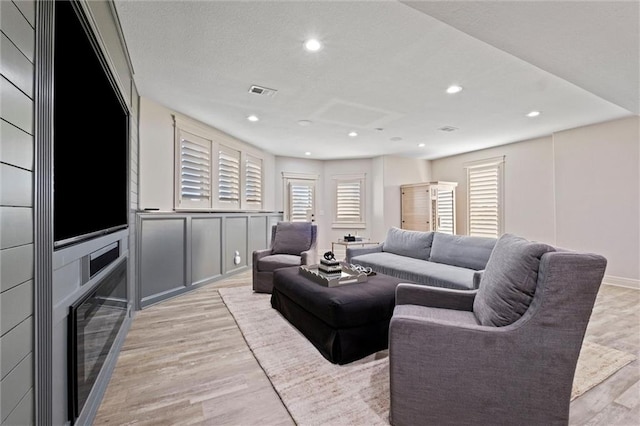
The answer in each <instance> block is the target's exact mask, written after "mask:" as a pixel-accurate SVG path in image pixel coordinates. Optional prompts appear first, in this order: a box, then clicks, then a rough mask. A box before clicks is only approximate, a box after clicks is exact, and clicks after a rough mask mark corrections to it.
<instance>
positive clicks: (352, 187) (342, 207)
mask: <svg viewBox="0 0 640 426" xmlns="http://www.w3.org/2000/svg"><path fill="white" fill-rule="evenodd" d="M336 222H354V223H359V222H362V182H361V181H360V180H355V181H338V183H337V185H336Z"/></svg>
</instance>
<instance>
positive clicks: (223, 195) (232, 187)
mask: <svg viewBox="0 0 640 426" xmlns="http://www.w3.org/2000/svg"><path fill="white" fill-rule="evenodd" d="M218 202H219V203H220V204H222V205H224V206H225V207H236V208H239V207H240V151H236V150H235V149H231V148H228V147H226V146H224V145H220V149H219V151H218Z"/></svg>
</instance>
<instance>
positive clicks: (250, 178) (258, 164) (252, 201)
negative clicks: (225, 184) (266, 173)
mask: <svg viewBox="0 0 640 426" xmlns="http://www.w3.org/2000/svg"><path fill="white" fill-rule="evenodd" d="M245 166H246V167H245V179H244V182H245V199H246V202H247V204H249V205H251V206H253V207H255V206H257V207H261V206H262V159H260V158H256V157H253V156H251V155H247V160H246V162H245Z"/></svg>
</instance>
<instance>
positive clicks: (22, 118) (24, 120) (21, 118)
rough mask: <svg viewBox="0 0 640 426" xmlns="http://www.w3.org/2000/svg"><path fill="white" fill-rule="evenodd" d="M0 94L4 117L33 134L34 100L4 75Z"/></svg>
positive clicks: (0, 107) (1, 78)
mask: <svg viewBox="0 0 640 426" xmlns="http://www.w3.org/2000/svg"><path fill="white" fill-rule="evenodd" d="M0 3H4V2H0ZM0 96H1V97H2V98H1V99H0V111H2V118H3V119H4V120H6V121H8V122H9V123H11V124H13V125H15V126H16V127H19V128H21V129H22V130H24V131H25V132H27V133H30V134H33V101H32V100H31V99H29V97H28V96H27V95H25V94H24V93H22V92H21V91H20V90H18V89H17V88H16V86H14V85H13V84H11V83H9V81H8V80H7V79H6V78H4V77H0Z"/></svg>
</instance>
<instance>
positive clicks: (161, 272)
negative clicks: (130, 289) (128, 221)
mask: <svg viewBox="0 0 640 426" xmlns="http://www.w3.org/2000/svg"><path fill="white" fill-rule="evenodd" d="M186 222H187V220H186V218H185V217H175V218H163V219H152V220H145V221H143V222H142V223H141V224H140V234H141V239H140V240H139V248H140V253H139V265H140V280H141V284H142V286H141V290H142V291H141V292H140V296H141V298H142V302H145V301H148V300H149V299H150V298H152V297H154V296H157V295H160V294H164V293H167V292H171V291H175V290H179V289H181V288H183V287H185V286H186V285H187V279H186V278H187V277H186V269H185V265H186V264H187V262H186V253H185V250H186Z"/></svg>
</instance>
